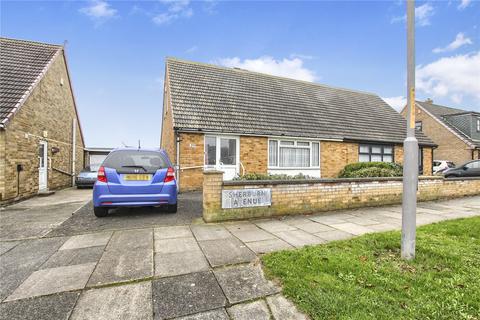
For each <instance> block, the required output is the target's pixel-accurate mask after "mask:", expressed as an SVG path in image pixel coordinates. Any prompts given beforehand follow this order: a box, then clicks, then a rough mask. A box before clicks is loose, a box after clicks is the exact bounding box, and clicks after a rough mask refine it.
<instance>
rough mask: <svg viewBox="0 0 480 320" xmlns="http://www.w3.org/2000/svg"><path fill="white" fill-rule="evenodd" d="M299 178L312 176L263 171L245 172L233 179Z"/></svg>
mask: <svg viewBox="0 0 480 320" xmlns="http://www.w3.org/2000/svg"><path fill="white" fill-rule="evenodd" d="M300 179H314V178H313V177H310V176H307V175H304V174H301V173H299V174H297V175H295V176H289V175H287V174H264V173H247V174H244V175H243V176H240V177H235V178H234V179H233V180H300Z"/></svg>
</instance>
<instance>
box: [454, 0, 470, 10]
mask: <svg viewBox="0 0 480 320" xmlns="http://www.w3.org/2000/svg"><path fill="white" fill-rule="evenodd" d="M471 2H472V0H461V1H460V4H459V5H458V7H457V8H458V10H463V9H465V8H466V7H468V6H469V5H470V3H471Z"/></svg>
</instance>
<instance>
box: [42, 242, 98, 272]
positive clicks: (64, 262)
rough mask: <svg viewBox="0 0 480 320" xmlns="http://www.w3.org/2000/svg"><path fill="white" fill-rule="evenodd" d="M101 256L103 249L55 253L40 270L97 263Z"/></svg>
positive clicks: (88, 248) (80, 249)
mask: <svg viewBox="0 0 480 320" xmlns="http://www.w3.org/2000/svg"><path fill="white" fill-rule="evenodd" d="M102 254H103V247H87V248H79V249H71V250H59V251H57V252H55V253H54V254H53V255H52V256H51V257H50V258H49V259H48V260H47V261H46V262H45V263H44V264H43V265H42V266H41V269H48V268H56V267H63V266H72V265H76V264H85V263H91V262H94V263H97V262H98V261H99V260H100V258H101V257H102Z"/></svg>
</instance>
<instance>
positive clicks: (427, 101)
mask: <svg viewBox="0 0 480 320" xmlns="http://www.w3.org/2000/svg"><path fill="white" fill-rule="evenodd" d="M425 102H426V103H433V100H432V99H430V98H428V99H427V100H425Z"/></svg>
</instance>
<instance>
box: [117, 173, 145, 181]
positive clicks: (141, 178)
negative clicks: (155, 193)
mask: <svg viewBox="0 0 480 320" xmlns="http://www.w3.org/2000/svg"><path fill="white" fill-rule="evenodd" d="M151 179H152V175H151V174H126V175H124V176H123V180H125V181H149V180H151Z"/></svg>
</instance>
